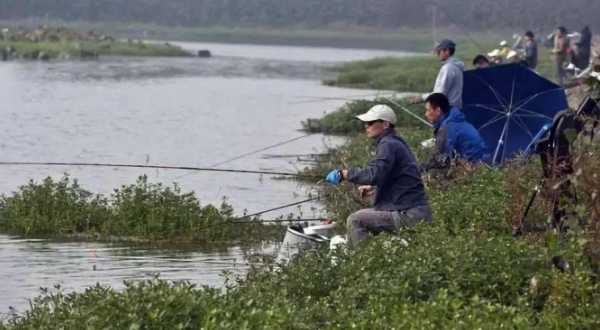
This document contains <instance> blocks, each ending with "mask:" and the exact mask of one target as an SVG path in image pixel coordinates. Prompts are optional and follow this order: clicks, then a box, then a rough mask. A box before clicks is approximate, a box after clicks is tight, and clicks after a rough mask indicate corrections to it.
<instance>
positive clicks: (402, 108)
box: [382, 97, 433, 128]
mask: <svg viewBox="0 0 600 330" xmlns="http://www.w3.org/2000/svg"><path fill="white" fill-rule="evenodd" d="M382 99H384V100H386V101H388V102H390V103H391V104H393V105H395V106H397V107H398V108H400V110H402V111H404V112H406V113H408V114H409V115H411V116H412V117H413V118H415V119H417V120H418V121H420V122H421V123H423V124H425V125H427V127H429V128H431V127H433V125H431V123H429V122H428V121H427V120H425V119H423V118H421V117H420V116H419V115H417V114H415V113H413V112H412V111H410V110H408V108H406V107H405V106H403V105H402V104H400V103H398V102H395V101H394V100H392V99H389V98H385V97H382Z"/></svg>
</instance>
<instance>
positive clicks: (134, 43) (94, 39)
mask: <svg viewBox="0 0 600 330" xmlns="http://www.w3.org/2000/svg"><path fill="white" fill-rule="evenodd" d="M0 55H1V56H0V59H4V60H6V59H13V58H16V59H27V60H51V59H74V58H96V57H98V56H101V55H120V56H169V57H172V56H190V54H189V53H188V52H186V51H184V50H183V49H181V48H180V47H177V46H173V45H170V44H168V43H165V44H159V43H146V42H143V41H141V40H116V39H115V38H113V37H111V36H109V35H105V34H98V33H96V32H94V31H90V32H87V33H80V32H78V31H76V30H73V29H67V28H63V27H57V28H52V27H48V26H41V27H38V28H36V29H33V30H13V29H8V28H5V29H3V30H2V34H0Z"/></svg>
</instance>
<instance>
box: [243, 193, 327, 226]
mask: <svg viewBox="0 0 600 330" xmlns="http://www.w3.org/2000/svg"><path fill="white" fill-rule="evenodd" d="M316 200H319V197H318V196H317V197H312V198H308V199H305V200H302V201H299V202H293V203H289V204H285V205H282V206H277V207H274V208H271V209H268V210H264V211H260V212H256V213H252V214H248V215H244V216H242V217H239V218H236V219H235V220H240V219H244V218H252V217H256V216H259V215H262V214H265V213H269V212H273V211H277V210H281V209H286V208H288V207H292V206H296V205H300V204H304V203H309V202H313V201H316Z"/></svg>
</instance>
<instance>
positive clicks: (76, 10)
mask: <svg viewBox="0 0 600 330" xmlns="http://www.w3.org/2000/svg"><path fill="white" fill-rule="evenodd" d="M434 8H437V9H435V10H434ZM434 12H435V13H436V14H435V16H436V21H437V23H438V24H439V26H443V27H447V26H459V27H465V28H469V29H486V30H489V29H507V28H510V29H514V28H515V27H519V28H531V29H535V30H541V29H549V28H551V27H555V26H557V25H565V26H567V27H569V28H572V29H577V30H579V29H580V28H581V25H583V24H590V25H591V26H592V27H593V28H596V29H598V28H600V23H599V22H600V20H599V19H598V14H599V13H600V1H598V0H569V1H562V0H168V1H162V0H127V1H123V0H77V1H73V0H0V19H4V20H11V19H23V18H48V19H63V20H84V21H127V22H132V21H135V22H145V23H155V24H160V25H169V26H188V27H189V26H252V27H280V26H287V27H301V28H328V27H338V28H339V27H376V28H388V29H389V28H398V27H416V28H423V27H430V26H432V17H433V16H434Z"/></svg>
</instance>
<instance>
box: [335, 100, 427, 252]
mask: <svg viewBox="0 0 600 330" xmlns="http://www.w3.org/2000/svg"><path fill="white" fill-rule="evenodd" d="M357 118H358V119H359V120H361V121H362V122H363V123H364V124H365V130H366V133H367V136H368V137H369V138H371V139H373V140H375V145H376V149H377V150H376V155H375V158H373V159H372V160H371V161H369V163H368V164H367V167H366V168H365V169H343V170H339V169H336V170H333V171H331V172H330V173H329V174H328V175H327V178H326V181H327V182H329V183H331V184H334V185H338V184H339V183H340V182H341V181H342V180H347V181H349V182H352V183H355V184H359V185H361V186H360V187H359V188H358V189H359V191H360V192H361V195H362V196H368V195H371V194H375V199H374V204H373V208H368V209H362V210H359V211H357V212H355V213H353V214H351V215H350V216H349V217H348V220H347V227H348V239H349V243H350V245H351V246H356V245H357V244H358V243H359V242H360V241H362V240H364V239H365V238H366V237H367V236H368V234H369V233H372V234H375V235H377V234H379V233H381V232H388V233H393V232H396V231H397V230H399V229H401V228H406V227H413V226H415V225H417V224H418V223H420V222H423V221H424V222H428V223H430V222H432V216H431V209H430V208H429V203H428V202H427V196H426V194H425V188H424V186H423V181H422V180H421V175H420V174H419V168H418V165H417V160H416V158H415V156H414V155H413V153H412V152H411V150H410V148H409V147H408V145H407V144H406V142H405V141H404V140H403V139H402V138H401V137H398V136H396V133H395V130H394V124H395V123H396V114H395V113H394V111H393V110H392V109H391V108H390V107H388V106H387V105H382V104H379V105H376V106H374V107H372V108H371V109H370V110H369V111H368V112H367V113H364V114H362V115H360V116H357Z"/></svg>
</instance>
